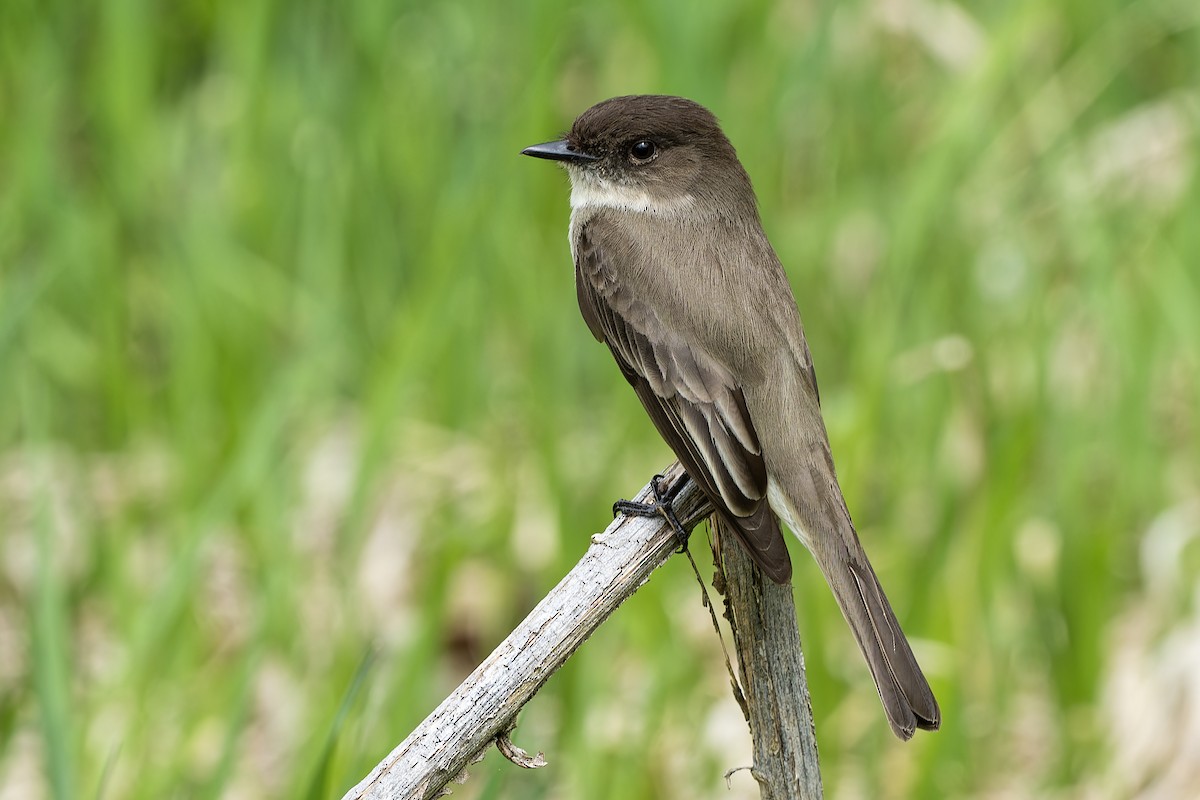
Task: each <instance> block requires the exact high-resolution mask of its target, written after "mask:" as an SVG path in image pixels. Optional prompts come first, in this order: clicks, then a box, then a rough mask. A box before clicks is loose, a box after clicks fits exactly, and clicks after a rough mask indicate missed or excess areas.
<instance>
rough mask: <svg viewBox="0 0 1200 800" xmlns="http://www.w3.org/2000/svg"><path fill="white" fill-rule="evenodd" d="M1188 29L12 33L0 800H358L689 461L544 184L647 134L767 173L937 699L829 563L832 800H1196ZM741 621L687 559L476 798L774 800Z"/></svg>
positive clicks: (4, 27)
mask: <svg viewBox="0 0 1200 800" xmlns="http://www.w3.org/2000/svg"><path fill="white" fill-rule="evenodd" d="M1198 26H1200V5H1197V4H1196V3H1195V2H1193V1H1192V0H1139V1H1137V2H1117V1H1116V0H1088V2H1079V1H1078V0H1063V1H1062V2H1057V3H1046V2H1042V1H1040V0H1018V1H1017V2H1013V3H1002V4H996V3H985V2H969V3H961V4H958V3H953V2H943V1H942V0H852V1H851V2H838V3H835V2H792V3H771V2H757V1H756V0H751V1H750V2H743V3H737V4H732V3H730V4H708V3H696V4H693V3H682V2H678V0H675V1H674V2H662V3H655V4H643V3H639V2H615V3H611V4H577V3H554V2H547V0H518V1H517V2H511V3H505V4H499V3H495V4H485V3H473V4H472V3H463V2H452V1H450V2H448V1H445V0H443V1H442V2H418V1H414V2H404V1H403V0H401V1H400V2H387V1H386V0H364V1H363V2H346V3H320V2H316V1H315V0H298V1H294V2H280V1H277V0H250V1H248V2H240V3H232V2H218V1H217V0H183V2H176V3H151V2H146V1H145V0H108V1H107V2H102V3H68V2H50V3H33V2H30V0H5V2H4V3H3V4H0V386H2V387H3V390H2V395H3V401H2V403H0V557H2V559H0V798H4V800H15V799H16V798H20V799H21V800H28V799H30V798H32V799H33V800H37V799H38V798H56V799H57V798H75V797H98V798H99V797H103V798H115V797H120V798H143V797H144V798H151V797H153V798H159V797H188V798H192V797H195V798H206V797H229V798H257V797H312V798H316V797H329V796H340V794H341V793H342V792H343V791H344V790H345V789H347V788H348V787H349V786H350V785H352V784H353V783H354V782H356V781H357V780H358V779H359V778H360V777H361V776H362V775H363V774H365V773H366V772H367V770H368V769H369V768H370V767H371V766H372V765H373V764H374V763H375V762H376V761H377V760H378V759H379V758H380V757H382V756H383V755H384V754H385V753H386V752H387V751H388V750H389V749H390V748H391V747H392V746H393V745H394V744H395V743H396V742H398V741H399V740H400V739H402V738H403V737H404V736H405V735H406V734H407V733H408V732H409V731H410V730H411V729H412V728H413V727H414V726H415V725H416V724H417V723H418V722H420V720H421V719H422V718H423V717H424V716H425V715H426V714H427V713H428V712H429V711H430V710H431V709H432V708H433V707H434V706H435V705H436V704H437V703H438V702H439V701H440V700H441V698H442V697H444V696H445V694H447V693H448V692H449V691H450V690H451V689H452V688H453V687H454V686H455V685H456V684H457V683H458V681H460V680H461V679H462V678H463V677H464V676H465V675H466V674H467V673H468V672H469V670H470V669H471V668H472V667H473V666H474V665H475V664H476V663H477V662H478V661H479V660H480V659H481V658H482V657H483V656H484V655H486V653H487V652H488V651H489V650H490V649H491V648H492V647H493V646H494V644H495V643H497V642H498V641H499V640H500V639H501V638H502V637H503V636H504V635H505V634H506V633H507V631H509V630H510V629H511V628H512V626H513V625H514V624H515V623H516V622H517V621H518V620H519V619H520V618H522V617H523V616H524V615H525V613H526V612H527V611H528V610H529V609H530V608H531V606H532V605H533V603H535V602H536V600H537V599H538V598H540V597H541V596H542V595H543V594H544V593H545V592H546V591H547V590H548V589H549V588H550V587H551V586H552V585H553V584H554V583H556V582H557V580H558V579H559V577H560V576H561V575H562V574H563V573H564V572H565V571H566V570H567V569H568V568H569V567H570V565H571V564H572V563H574V561H575V560H576V559H577V558H578V556H579V555H580V554H581V552H582V551H583V549H584V548H585V546H586V544H587V537H588V534H590V533H592V532H594V531H597V530H599V529H601V528H602V527H603V526H604V525H606V524H607V522H608V508H609V504H610V503H611V502H612V500H613V499H615V498H617V497H620V496H627V495H629V494H630V493H631V492H633V491H634V490H635V489H636V488H637V487H639V486H641V485H642V484H643V483H644V482H645V480H646V479H647V478H648V477H649V476H650V475H651V474H652V473H653V472H655V471H656V470H658V469H660V468H661V467H663V466H665V465H666V464H667V463H668V462H669V460H670V456H669V453H668V451H667V449H666V447H665V446H664V445H663V444H661V443H660V441H659V440H658V438H657V437H656V436H655V434H654V433H653V431H652V429H651V427H650V425H649V423H648V422H647V421H646V420H645V418H644V416H643V413H642V412H641V410H640V408H639V407H638V405H637V403H636V401H635V399H634V397H633V394H632V393H631V392H630V391H629V390H628V387H627V386H626V385H625V384H624V381H623V380H621V378H620V376H619V374H618V373H617V371H616V370H615V368H614V367H613V365H612V363H611V362H610V358H609V356H608V354H607V353H606V352H605V351H604V349H603V348H602V347H600V346H599V345H597V344H596V343H595V342H594V341H592V339H591V338H590V336H589V334H588V333H587V331H586V328H585V326H584V325H583V323H582V321H581V320H580V319H579V316H578V311H577V310H576V308H575V301H574V293H573V290H572V273H571V266H570V263H569V256H568V252H567V244H566V223H567V214H568V210H567V187H566V180H565V177H564V176H563V175H562V174H561V173H560V172H559V171H558V170H556V169H553V168H551V167H550V166H548V165H546V164H544V163H535V162H532V161H530V160H528V159H522V158H519V157H518V155H517V153H518V151H519V150H520V148H521V147H523V146H525V145H528V144H531V143H534V142H539V141H543V140H546V139H548V138H551V137H553V136H554V135H555V134H557V133H558V132H559V131H561V130H563V129H564V128H565V127H566V126H568V125H569V124H570V122H571V120H572V119H573V118H574V116H575V115H576V114H578V113H579V112H580V111H582V110H583V109H585V108H586V107H588V106H589V105H591V104H592V103H594V102H596V101H598V100H601V99H603V98H605V97H609V96H612V95H616V94H625V93H634V92H665V93H673V94H682V95H686V96H689V97H692V98H694V99H696V100H699V101H700V102H702V103H704V104H706V105H708V106H710V107H711V108H712V109H713V110H714V111H715V112H716V113H717V114H718V115H719V116H720V117H721V118H722V120H723V123H724V126H725V129H726V132H727V133H728V134H729V136H730V138H731V139H732V140H733V142H734V143H735V145H736V146H737V147H738V149H739V153H740V155H741V157H742V159H743V162H744V163H745V165H746V167H747V169H748V170H749V172H750V174H751V176H752V177H753V178H754V180H755V184H756V188H757V190H758V195H759V199H760V203H761V207H762V215H763V219H764V223H765V225H766V227H767V230H768V233H769V235H770V236H771V238H772V240H773V241H774V243H775V245H776V247H777V249H778V250H779V253H780V256H781V258H782V260H783V262H784V264H785V265H786V267H787V269H788V271H789V274H790V277H791V279H792V282H793V285H794V287H795V289H796V294H797V298H798V301H799V304H800V307H801V309H802V311H803V314H804V319H805V324H806V327H807V331H808V337H809V341H810V342H811V344H812V349H813V352H814V354H815V358H816V362H817V365H818V370H819V372H820V375H821V386H822V393H823V400H824V408H825V413H826V418H827V421H828V424H829V429H830V435H831V438H832V440H833V446H834V453H835V455H836V457H837V462H838V468H839V472H840V475H841V478H842V482H843V486H844V488H845V491H846V494H847V497H848V500H849V503H850V507H851V509H852V511H853V513H854V514H855V517H856V520H857V521H858V523H859V526H860V529H861V533H862V536H863V539H864V541H865V542H866V544H867V548H868V550H869V551H870V553H871V554H872V557H873V559H874V562H875V565H876V568H877V570H878V572H879V573H880V576H881V578H882V580H883V582H884V584H885V585H886V586H887V587H888V590H889V593H890V594H891V597H892V600H893V603H894V604H895V606H896V608H897V611H898V612H899V615H900V617H901V619H902V620H903V621H904V624H905V627H906V628H907V630H908V632H909V633H910V635H911V636H912V637H913V639H914V643H915V646H916V648H917V651H918V653H919V656H920V658H921V660H922V663H923V664H924V665H925V666H926V668H927V671H928V673H929V675H930V677H931V680H932V682H933V684H934V688H935V690H936V692H937V694H938V696H939V698H940V700H941V703H942V708H943V710H944V714H945V724H944V728H943V730H942V731H941V732H939V733H937V734H936V735H923V736H919V737H918V738H917V739H916V740H914V741H913V742H911V743H908V744H901V743H899V742H897V741H895V740H893V739H892V737H891V734H890V732H889V731H888V727H887V725H886V723H885V721H884V718H883V715H882V712H881V710H880V708H879V706H878V700H877V698H876V697H875V694H874V691H873V690H872V687H871V685H870V682H869V678H868V675H867V671H866V669H865V668H864V666H863V665H862V663H861V660H860V658H859V656H858V654H857V652H856V651H855V649H854V644H853V642H852V640H851V637H850V636H849V634H848V632H847V631H846V629H845V626H844V623H843V621H842V620H841V618H840V616H839V615H838V612H837V610H836V607H835V605H834V604H833V602H832V600H831V598H830V597H829V595H828V591H827V590H826V588H825V587H824V585H823V584H822V582H821V579H820V577H819V573H818V572H817V571H816V570H815V568H814V567H813V566H812V564H811V563H810V562H809V560H808V559H807V558H806V557H805V555H804V554H803V552H802V549H801V548H800V547H799V546H794V547H793V548H792V549H793V556H794V560H795V562H796V564H797V573H796V579H795V591H796V596H797V601H798V605H799V608H800V612H799V613H800V624H801V631H802V635H803V637H804V640H805V644H806V650H807V657H808V658H807V661H808V666H809V678H810V681H811V685H812V691H813V697H814V704H815V712H816V718H817V732H818V736H819V741H820V747H821V754H822V758H823V767H824V773H825V781H826V786H827V790H828V793H829V795H830V796H831V797H835V798H860V797H861V798H867V797H871V798H874V797H881V798H902V797H939V796H944V797H988V798H1000V797H1004V798H1008V797H1032V796H1038V797H1128V796H1145V797H1156V798H1168V797H1194V796H1195V790H1196V789H1195V787H1196V786H1200V734H1198V731H1200V678H1198V677H1197V676H1198V675H1200V670H1197V669H1196V665H1197V664H1200V610H1198V608H1197V605H1196V598H1195V588H1196V577H1197V574H1198V572H1200V570H1198V565H1200V554H1198V552H1197V547H1198V545H1197V544H1196V541H1195V540H1196V538H1197V534H1200V455H1198V453H1200V426H1198V424H1197V412H1196V409H1197V407H1198V403H1200V378H1198V376H1200V302H1198V301H1200V181H1198V179H1197V165H1196V155H1197V142H1198V138H1197V131H1198V130H1200V86H1198V84H1197V77H1198V76H1200V27H1198ZM793 544H795V543H793ZM694 549H695V550H697V551H700V552H701V553H702V551H703V550H704V545H703V539H702V538H697V539H695V540H694ZM707 625H708V622H707V616H706V613H705V611H704V610H703V609H702V608H701V606H700V604H699V601H698V592H697V590H696V587H695V585H694V582H693V579H692V578H691V576H690V572H689V570H687V569H686V568H685V567H684V565H683V562H682V561H672V562H671V563H670V564H669V565H668V566H667V567H666V568H665V569H663V570H661V571H660V573H659V574H657V575H656V576H655V578H654V580H653V581H651V583H650V585H648V586H647V587H645V589H644V590H643V591H642V592H641V593H639V594H638V595H637V596H636V597H635V598H634V599H633V600H631V601H630V602H629V603H628V604H626V605H625V606H624V607H623V608H622V609H621V611H620V612H619V613H618V614H617V615H616V616H615V617H614V618H613V619H612V620H611V621H610V622H609V623H608V624H607V625H605V626H604V628H603V629H602V630H601V631H600V632H599V633H598V634H597V636H596V637H595V638H594V639H593V640H592V641H590V642H589V643H588V644H587V645H586V646H585V647H584V648H583V649H582V650H581V651H580V652H579V653H578V654H577V655H576V657H575V658H574V659H573V660H572V661H571V663H570V664H569V665H568V666H567V668H565V669H564V670H562V672H561V673H560V674H558V675H556V676H555V677H554V678H553V679H552V680H551V681H550V683H549V684H548V685H547V687H546V688H545V689H544V690H543V691H542V693H541V694H540V695H539V696H538V697H537V698H536V699H535V700H534V702H533V703H532V704H531V705H530V706H529V707H528V708H527V710H526V711H525V713H524V715H523V717H522V725H521V727H520V728H519V729H518V732H517V734H516V738H517V741H518V743H520V744H522V745H524V746H526V747H530V748H533V749H542V750H545V751H546V753H547V755H548V758H549V760H550V766H549V767H547V768H546V769H543V770H540V771H537V772H532V773H530V772H524V771H520V770H517V769H516V768H514V767H512V766H511V765H509V764H507V763H506V762H503V761H502V760H500V759H499V758H498V757H496V756H495V754H492V755H489V756H488V758H487V760H485V761H484V762H483V763H482V764H479V765H477V766H475V767H473V768H472V770H471V771H472V773H473V777H472V778H471V780H470V781H469V782H468V783H467V784H466V785H465V786H463V787H461V788H458V789H457V790H456V793H457V796H461V797H490V798H499V797H535V798H536V797H546V798H610V797H621V798H684V797H688V798H691V797H730V796H732V797H745V798H749V797H756V796H757V793H756V789H755V786H754V782H753V780H752V779H751V778H750V777H749V776H748V774H747V773H745V772H742V773H738V774H736V775H735V776H733V778H732V779H731V780H732V787H733V788H732V791H730V790H727V789H726V786H725V780H724V779H723V778H722V773H723V772H724V771H725V770H727V769H729V768H731V767H736V766H740V765H744V764H746V763H748V762H749V758H750V756H749V739H748V735H747V733H746V730H745V727H744V724H743V723H742V721H741V720H740V717H739V715H738V712H737V710H736V707H735V706H734V705H733V702H732V700H731V698H730V696H729V691H728V688H727V685H726V678H725V675H724V672H723V666H722V662H721V659H720V655H719V651H718V649H717V645H716V642H715V641H714V639H713V636H712V634H711V632H710V631H709V630H708V628H707ZM368 654H371V655H368ZM356 676H357V678H356Z"/></svg>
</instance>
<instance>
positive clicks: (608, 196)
mask: <svg viewBox="0 0 1200 800" xmlns="http://www.w3.org/2000/svg"><path fill="white" fill-rule="evenodd" d="M568 172H569V173H570V175H571V211H572V215H575V214H578V213H579V212H581V211H594V210H597V209H601V208H615V209H618V210H620V211H635V212H638V213H642V214H655V215H659V216H666V217H675V216H678V215H679V214H680V213H681V212H683V211H686V210H687V209H689V208H691V207H692V206H693V205H695V202H696V198H694V197H693V196H692V195H690V194H681V195H676V196H675V197H652V196H651V195H650V193H649V192H647V191H645V190H644V189H639V188H637V187H635V186H627V185H625V184H620V183H616V182H614V181H610V180H606V179H605V178H602V177H600V176H599V175H596V174H595V173H594V172H591V171H590V170H587V169H570V170H568Z"/></svg>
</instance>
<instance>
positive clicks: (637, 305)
mask: <svg viewBox="0 0 1200 800" xmlns="http://www.w3.org/2000/svg"><path fill="white" fill-rule="evenodd" d="M596 224H597V223H595V222H592V223H585V224H583V225H581V226H580V227H579V229H578V231H577V235H576V239H575V270H576V272H575V286H576V295H577V297H578V299H579V309H580V311H581V312H582V313H583V318H584V320H585V321H586V322H587V324H588V328H589V329H590V330H591V332H592V335H594V336H595V337H596V338H597V339H598V340H599V341H601V342H604V343H605V344H606V345H608V348H609V350H610V351H611V352H612V354H613V358H615V359H616V361H617V364H618V366H620V368H621V372H622V373H623V374H624V375H625V378H626V379H627V380H628V381H629V383H630V384H631V385H632V386H633V388H634V391H635V392H636V393H637V396H638V398H639V399H640V400H641V401H642V405H643V406H645V408H646V411H647V412H648V413H649V415H650V418H651V420H652V421H653V422H654V425H655V427H656V428H657V429H658V431H659V433H660V434H662V436H663V438H664V439H665V440H666V441H667V444H668V445H670V447H671V449H672V450H674V451H675V455H676V456H677V457H678V458H679V461H680V463H681V464H682V465H683V467H684V469H685V470H686V471H687V473H688V475H690V476H691V477H692V479H693V480H694V481H696V483H697V484H698V485H699V486H700V488H701V489H702V490H703V491H704V493H705V494H706V495H707V496H708V498H709V499H710V500H711V501H712V503H713V505H714V507H715V508H716V509H717V511H718V513H720V514H721V515H722V516H723V517H724V518H725V519H726V521H727V522H728V523H729V524H730V526H731V528H732V529H733V530H734V531H735V533H736V534H737V536H738V538H739V539H741V541H742V543H743V544H744V545H745V546H746V548H747V550H748V551H749V552H750V554H751V556H752V557H753V558H754V560H755V561H756V562H757V563H758V565H759V566H760V567H761V568H762V570H763V571H764V572H765V573H766V574H767V575H768V576H769V577H770V578H771V579H772V580H775V581H776V582H780V583H782V582H786V581H787V580H788V579H789V578H790V577H791V572H792V565H791V559H790V557H789V556H788V552H787V547H786V545H785V544H784V541H783V534H782V533H781V532H780V529H779V523H778V520H777V519H776V518H775V515H774V513H773V512H772V511H771V509H770V506H769V505H768V503H767V499H766V496H767V469H766V464H765V462H764V460H763V456H762V447H761V446H760V443H759V439H758V434H757V432H756V431H755V429H754V423H753V421H752V420H751V419H750V413H749V411H748V409H747V406H746V398H745V396H744V394H743V393H742V390H741V389H740V388H739V387H738V385H737V383H736V381H735V379H734V377H733V373H732V372H731V370H730V369H729V368H728V367H727V366H726V365H725V364H723V363H721V361H720V359H718V358H717V357H716V356H714V355H713V354H712V353H709V352H707V351H706V350H704V349H703V348H702V347H701V346H699V345H698V344H697V343H696V342H694V341H692V342H689V341H688V340H687V338H686V337H684V336H683V335H681V334H680V333H679V332H677V331H673V330H671V329H670V327H669V326H667V325H666V324H664V323H663V321H662V319H661V318H660V317H659V315H658V314H656V313H655V312H654V310H653V309H652V308H650V307H649V306H648V305H647V304H646V303H644V302H642V301H641V300H639V299H638V298H637V296H636V295H635V294H634V293H633V292H632V291H630V288H629V287H623V286H621V285H620V283H619V281H618V280H617V279H616V277H615V276H616V274H617V273H618V270H615V269H613V267H614V264H613V263H612V262H611V259H612V258H614V257H619V256H614V255H613V251H615V252H618V253H619V252H621V250H622V248H606V247H604V246H603V245H602V243H601V241H600V238H601V237H599V236H597V235H596V233H597V232H596V231H595V230H593V229H592V228H593V226H594V225H596Z"/></svg>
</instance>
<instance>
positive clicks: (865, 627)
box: [821, 558, 942, 739]
mask: <svg viewBox="0 0 1200 800" xmlns="http://www.w3.org/2000/svg"><path fill="white" fill-rule="evenodd" d="M821 568H822V571H823V572H825V575H826V579H827V580H828V581H829V585H830V587H831V588H832V589H833V593H834V596H835V597H836V598H837V601H838V605H839V606H840V607H841V609H842V614H843V615H844V616H845V617H846V621H847V622H849V623H850V629H851V630H852V631H853V632H854V638H855V639H856V640H858V646H859V648H860V649H861V650H862V653H863V656H864V657H865V658H866V660H867V666H868V667H870V669H871V676H872V677H873V678H874V679H875V688H876V690H878V692H879V699H880V700H881V701H882V702H883V708H884V711H885V712H886V713H887V717H888V722H889V723H891V726H892V730H893V731H894V732H895V734H896V735H897V736H899V737H900V738H901V739H911V738H912V735H913V732H914V731H915V730H916V729H917V728H921V729H922V730H928V731H933V730H937V729H938V726H939V725H940V724H941V719H942V714H941V710H940V709H939V708H938V704H937V700H936V699H934V696H933V691H932V690H931V689H930V688H929V682H928V681H927V680H925V675H924V674H923V673H922V672H921V667H920V665H918V664H917V659H916V657H915V656H914V655H913V652H912V648H911V647H909V644H908V639H907V638H905V636H904V631H902V630H901V629H900V623H899V621H898V620H897V619H896V614H895V612H893V611H892V606H891V604H890V603H889V602H888V599H887V596H886V595H885V594H884V593H883V587H882V586H880V585H879V579H878V578H877V577H875V571H874V570H873V569H871V565H870V563H868V562H867V561H866V559H865V558H864V559H863V560H862V561H856V560H853V559H846V560H845V561H844V562H842V563H841V564H829V565H828V568H827V565H826V564H821ZM835 571H836V572H835ZM838 573H840V574H838Z"/></svg>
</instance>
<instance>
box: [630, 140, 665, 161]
mask: <svg viewBox="0 0 1200 800" xmlns="http://www.w3.org/2000/svg"><path fill="white" fill-rule="evenodd" d="M629 155H630V156H632V157H633V160H634V161H641V162H646V161H649V160H650V159H652V158H654V156H656V155H658V148H657V147H656V146H655V145H654V142H652V141H650V140H649V139H639V140H638V141H636V142H634V143H633V145H632V146H630V148H629Z"/></svg>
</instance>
